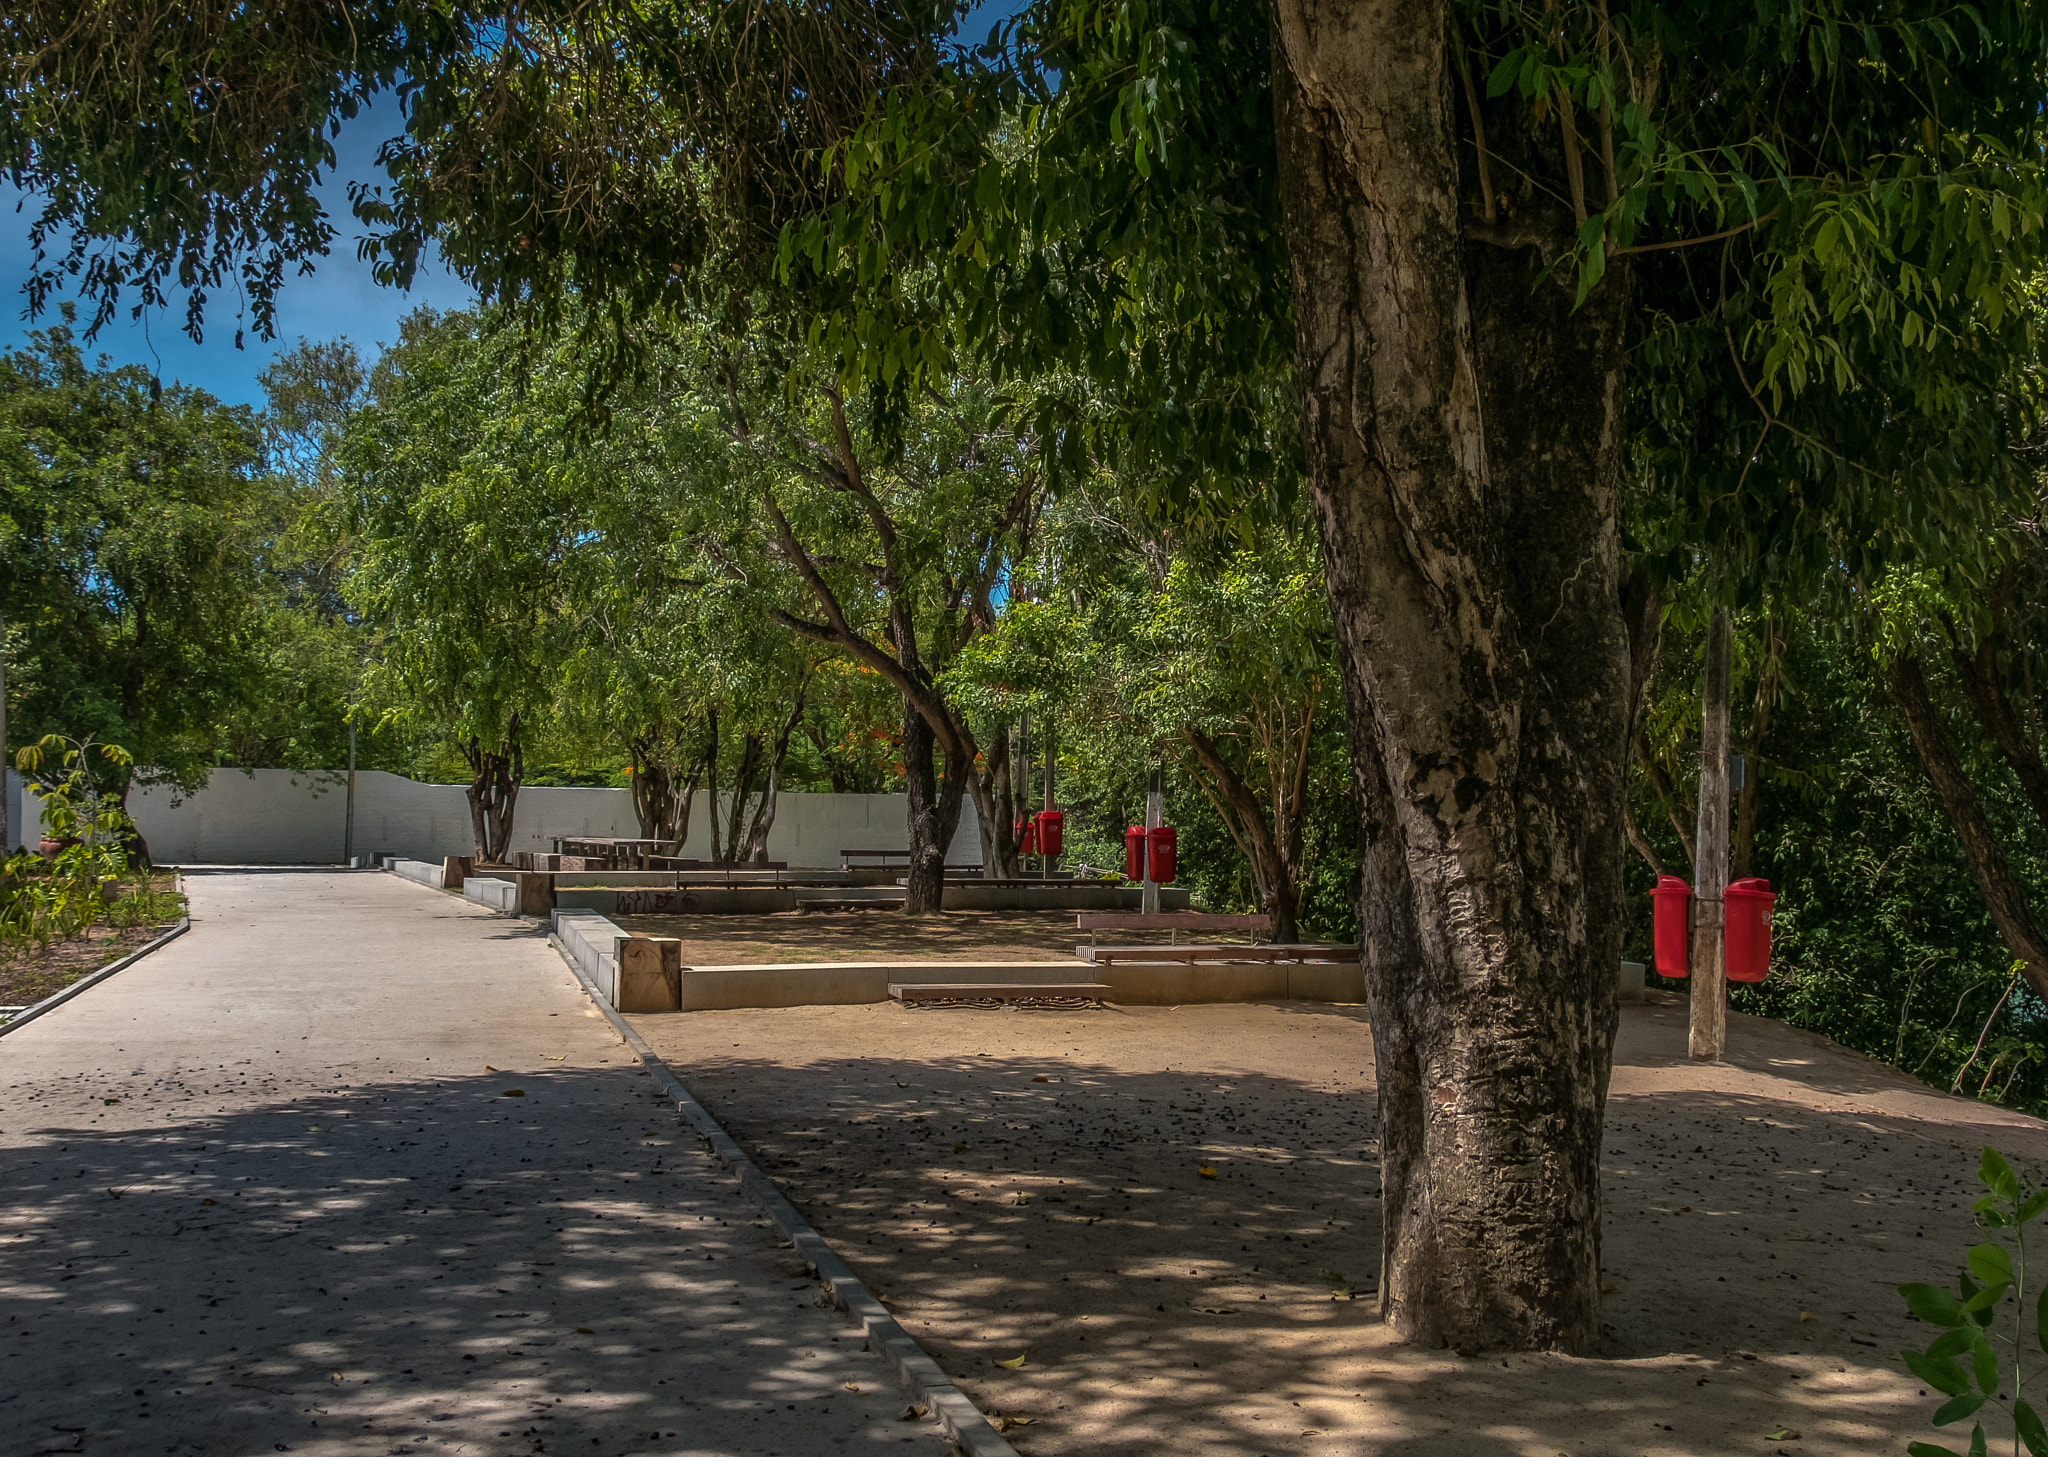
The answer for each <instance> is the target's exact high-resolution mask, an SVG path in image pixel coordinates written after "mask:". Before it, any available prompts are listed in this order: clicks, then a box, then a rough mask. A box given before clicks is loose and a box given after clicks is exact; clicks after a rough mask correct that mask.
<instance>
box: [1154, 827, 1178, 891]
mask: <svg viewBox="0 0 2048 1457" xmlns="http://www.w3.org/2000/svg"><path fill="white" fill-rule="evenodd" d="M1150 838H1151V841H1152V878H1153V879H1154V880H1156V881H1158V882H1159V884H1161V885H1171V884H1173V877H1174V872H1175V871H1177V870H1178V869H1179V868H1180V867H1179V865H1178V864H1177V863H1176V859H1175V857H1176V854H1177V852H1178V849H1179V846H1178V844H1177V837H1176V836H1175V834H1174V831H1173V826H1172V825H1161V826H1159V828H1158V829H1156V830H1153V831H1152V833H1151V836H1150Z"/></svg>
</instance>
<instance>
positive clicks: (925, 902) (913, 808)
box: [903, 702, 972, 916]
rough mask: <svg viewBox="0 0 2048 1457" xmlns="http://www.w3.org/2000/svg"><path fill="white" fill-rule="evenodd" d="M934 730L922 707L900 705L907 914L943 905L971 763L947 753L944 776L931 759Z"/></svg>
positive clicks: (928, 912)
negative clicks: (906, 806)
mask: <svg viewBox="0 0 2048 1457" xmlns="http://www.w3.org/2000/svg"><path fill="white" fill-rule="evenodd" d="M937 746H938V745H937V735H936V734H934V733H933V732H932V726H931V724H930V723H928V722H926V720H925V717H924V715H923V714H922V713H920V712H918V710H917V709H916V708H915V707H913V706H912V705H911V704H909V703H908V702H906V703H905V704H904V705H903V782H904V787H905V788H906V789H907V790H908V791H909V797H910V815H909V819H910V824H909V828H910V871H909V874H908V876H907V877H906V878H905V881H904V891H905V894H904V900H903V910H904V913H905V914H906V915H912V916H926V915H935V914H937V913H938V912H939V911H940V910H942V909H944V904H943V901H944V895H945V884H946V850H947V847H948V846H950V845H951V844H952V843H953V833H954V831H956V830H958V829H959V828H960V802H961V800H962V799H963V798H964V797H965V795H966V790H967V777H968V775H969V774H970V773H971V772H972V771H971V769H970V768H969V766H967V765H965V764H962V763H960V762H959V760H958V759H957V757H956V756H955V755H954V754H952V753H950V752H949V753H947V754H946V756H945V757H946V772H945V774H944V775H943V776H942V775H940V773H939V772H938V767H937V765H935V764H934V763H933V762H932V755H933V752H934V751H935V749H936V748H937Z"/></svg>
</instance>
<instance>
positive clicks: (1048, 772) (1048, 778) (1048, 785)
mask: <svg viewBox="0 0 2048 1457" xmlns="http://www.w3.org/2000/svg"><path fill="white" fill-rule="evenodd" d="M1052 733H1053V728H1052V715H1051V714H1047V715H1046V716H1045V807H1046V808H1047V809H1057V808H1059V806H1058V805H1056V804H1054V803H1053V802H1052V752H1053V737H1052ZM1038 849H1039V853H1040V855H1041V856H1043V858H1044V861H1045V864H1044V865H1043V867H1042V873H1043V875H1044V878H1045V879H1047V880H1051V879H1052V856H1051V855H1049V854H1046V853H1045V845H1044V843H1043V836H1041V837H1040V844H1039V846H1038Z"/></svg>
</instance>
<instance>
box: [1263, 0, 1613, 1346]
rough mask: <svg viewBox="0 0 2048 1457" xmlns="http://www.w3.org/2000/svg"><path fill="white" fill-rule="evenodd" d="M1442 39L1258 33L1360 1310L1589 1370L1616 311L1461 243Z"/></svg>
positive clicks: (1604, 892) (1603, 989)
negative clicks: (1284, 261)
mask: <svg viewBox="0 0 2048 1457" xmlns="http://www.w3.org/2000/svg"><path fill="white" fill-rule="evenodd" d="M1448 20H1449V16H1448V13H1447V6H1446V4H1445V3H1444V0H1378V3H1357V0H1354V3H1324V4H1320V5H1315V4H1309V3H1305V0H1275V47H1274V50H1275V72H1276V75H1275V87H1274V95H1275V112H1276V131H1277V136H1278V146H1279V157H1280V181H1281V197H1282V202H1283V206H1284V208H1285V213H1286V223H1287V231H1288V245H1289V250H1290V253H1291V258H1292V264H1293V281H1294V307H1295V331H1296V361H1297V368H1298V371H1299V375H1300V384H1301V390H1302V408H1303V445H1304V450H1305V453H1306V459H1307V463H1308V468H1309V477H1310V486H1311V490H1312V496H1313V500H1314V503H1315V509H1316V516H1317V522H1318V526H1319V529H1320V531H1321V534H1322V541H1323V556H1324V560H1325V562H1326V563H1327V572H1328V578H1329V591H1330V600H1331V607H1332V611H1333V614H1334V617H1335V622H1336V628H1337V638H1338V644H1339V659H1340V665H1341V667H1342V670H1343V676H1344V680H1345V690H1346V698H1347V705H1348V711H1349V714H1350V720H1351V722H1350V727H1351V752H1352V761H1353V770H1354V774H1355V776H1356V779H1357V783H1358V798H1359V806H1360V817H1361V861H1362V864H1361V871H1362V876H1363V880H1362V884H1361V889H1360V904H1359V923H1360V931H1361V935H1362V940H1363V960H1364V963H1365V969H1366V983H1367V999H1368V1002H1369V1007H1370V1013H1371V1018H1372V1027H1373V1043H1374V1057H1375V1062H1376V1068H1377V1076H1378V1084H1379V1100H1380V1135H1381V1179H1382V1188H1383V1200H1382V1209H1383V1217H1384V1235H1383V1241H1384V1242H1383V1247H1382V1267H1381V1269H1382V1272H1381V1285H1380V1303H1381V1309H1382V1312H1383V1313H1384V1315H1385V1318H1386V1319H1387V1320H1388V1321H1389V1322H1390V1323H1391V1324H1392V1325H1393V1326H1394V1328H1395V1329H1396V1330H1397V1331H1398V1332H1399V1333H1400V1334H1401V1335H1402V1336H1404V1337H1406V1338H1408V1339H1411V1340H1415V1341H1419V1342H1424V1343H1429V1344H1436V1343H1439V1342H1447V1343H1449V1344H1451V1345H1453V1346H1456V1347H1459V1348H1461V1349H1477V1348H1484V1347H1499V1346H1505V1347H1519V1348H1546V1347H1548V1348H1559V1349H1564V1350H1574V1351H1583V1350H1587V1349H1589V1348H1590V1347H1591V1346H1592V1345H1593V1343H1594V1341H1595V1339H1596V1338H1597V1337H1598V1334H1599V1329H1600V1277H1599V1266H1600V1140H1601V1127H1602V1117H1603V1111H1604V1105H1605V1102H1606V1096H1607V1080H1608V1073H1609V1068H1610V1065H1611V1061H1612V1053H1613V1041H1614V1028H1615V1022H1616V1017H1617V1007H1616V976H1615V967H1616V963H1617V961H1618V959H1619V956H1620V951H1621V937H1622V928H1623V909H1622V900H1621V871H1622V853H1623V851H1622V846H1623V844H1624V838H1623V828H1622V814H1621V797H1622V792H1623V767H1624V754H1625V751H1626V748H1627V737H1626V728H1627V712H1626V710H1627V704H1628V696H1629V651H1628V636H1627V631H1626V629H1625V626H1624V622H1623V618H1622V613H1621V605H1620V596H1619V569H1620V548H1619V539H1618V530H1617V525H1616V508H1617V502H1618V495H1619V489H1618V488H1619V480H1620V466H1621V449H1622V439H1623V422H1622V388H1621V367H1622V362H1623V343H1624V339H1623V334H1624V329H1623V323H1624V317H1625V316H1624V309H1625V303H1626V289H1625V278H1623V277H1622V276H1620V275H1619V274H1618V273H1617V272H1616V271H1614V270H1610V272H1609V275H1608V277H1607V278H1606V280H1605V281H1603V282H1602V283H1601V284H1600V285H1599V286H1598V287H1597V288H1595V289H1594V290H1593V292H1592V294H1591V295H1590V296H1589V297H1588V299H1587V300H1586V302H1585V304H1584V305H1583V306H1582V307H1579V308H1577V309H1574V307H1573V302H1574V300H1573V295H1572V293H1571V291H1570V283H1571V281H1572V280H1571V276H1570V275H1571V270H1570V269H1569V268H1564V269H1562V270H1560V272H1561V274H1562V276H1561V277H1553V278H1546V277H1545V276H1544V271H1545V260H1544V258H1543V257H1541V256H1540V255H1539V253H1538V251H1537V249H1536V248H1534V247H1526V248H1508V247H1493V246H1489V245H1487V244H1484V243H1477V242H1471V243H1468V242H1467V241H1466V240H1465V239H1464V238H1463V237H1462V236H1461V225H1460V217H1459V192H1458V172H1457V163H1456V157H1455V151H1454V148H1455V146H1456V145H1457V142H1456V137H1455V136H1454V127H1453V118H1452V115H1451V113H1450V111H1449V101H1450V98H1451V94H1452V91H1453V89H1454V88H1453V87H1452V85H1451V84H1450V78H1449V77H1448V75H1447V73H1446V56H1445V49H1444V47H1445V41H1446V34H1447V29H1446V27H1447V24H1448ZM1569 231H1570V226H1569V223H1568V222H1566V223H1564V224H1562V225H1560V226H1555V227H1553V228H1552V229H1550V231H1549V233H1548V235H1547V236H1545V237H1544V238H1543V241H1544V242H1546V243H1548V244H1551V245H1552V246H1553V247H1555V246H1556V245H1559V244H1563V243H1564V242H1566V241H1567V239H1568V235H1569Z"/></svg>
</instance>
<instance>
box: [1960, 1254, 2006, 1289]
mask: <svg viewBox="0 0 2048 1457" xmlns="http://www.w3.org/2000/svg"><path fill="white" fill-rule="evenodd" d="M1964 1258H1965V1259H1967V1260H1968V1261H1969V1263H1970V1273H1971V1274H1972V1275H1975V1276H1976V1277H1977V1278H1978V1279H1979V1280H1982V1281H1983V1282H1984V1283H1985V1284H1986V1285H2010V1284H2011V1283H2012V1256H2011V1255H2010V1254H2008V1253H2007V1252H2006V1248H2005V1246H2004V1245H1997V1244H1981V1245H1971V1246H1970V1248H1969V1251H1968V1253H1967V1254H1966V1255H1965V1256H1964Z"/></svg>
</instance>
